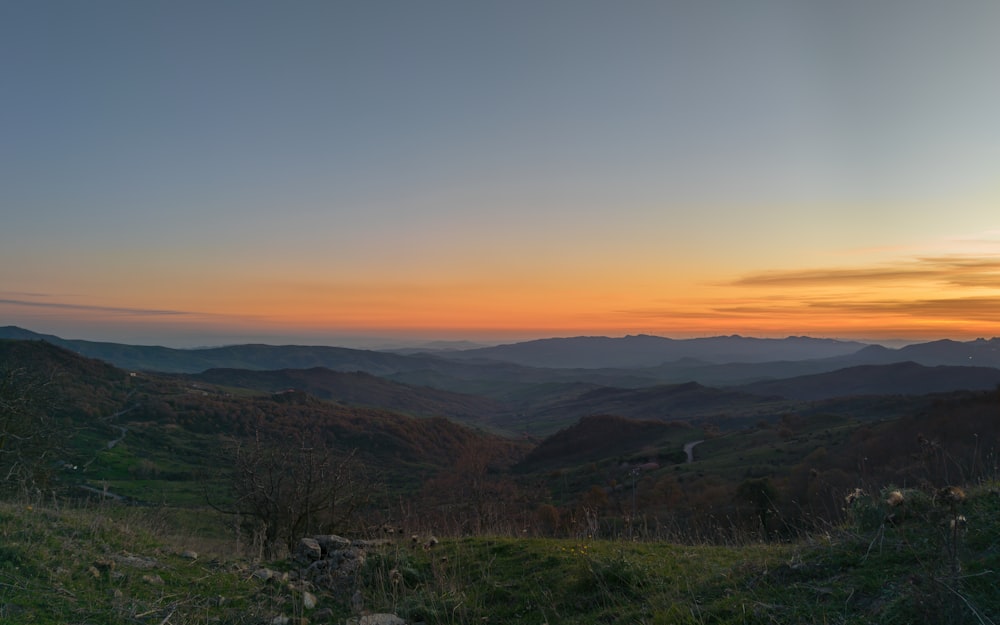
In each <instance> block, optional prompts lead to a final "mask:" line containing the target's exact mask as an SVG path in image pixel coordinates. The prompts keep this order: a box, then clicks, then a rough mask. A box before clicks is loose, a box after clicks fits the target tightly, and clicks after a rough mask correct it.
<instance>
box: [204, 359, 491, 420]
mask: <svg viewBox="0 0 1000 625" xmlns="http://www.w3.org/2000/svg"><path fill="white" fill-rule="evenodd" d="M188 379H191V380H194V381H198V382H203V383H207V384H214V385H218V386H227V387H237V388H246V389H253V390H258V391H265V392H268V393H276V392H280V391H284V390H287V389H295V390H299V391H303V392H305V393H308V394H310V395H313V396H315V397H318V398H320V399H327V400H331V401H336V402H339V403H342V404H348V405H353V406H361V407H372V408H383V409H386V410H394V411H396V412H401V413H405V414H410V415H414V416H424V417H430V416H443V417H448V418H450V419H453V420H456V421H462V422H469V423H475V422H481V421H484V420H485V418H487V417H493V416H497V415H500V414H502V413H503V412H504V407H503V405H502V404H501V403H500V402H497V401H495V400H491V399H487V398H485V397H479V396H476V395H468V394H462V393H452V392H449V391H442V390H438V389H434V388H430V387H426V386H424V387H419V386H411V385H408V384H401V383H398V382H392V381H390V380H387V379H385V378H380V377H377V376H374V375H371V374H368V373H363V372H360V371H356V372H353V373H345V372H340V371H331V370H330V369H327V368H325V367H313V368H311V369H281V370H279V371H252V370H248V369H209V370H208V371H204V372H202V373H198V374H192V375H189V376H188Z"/></svg>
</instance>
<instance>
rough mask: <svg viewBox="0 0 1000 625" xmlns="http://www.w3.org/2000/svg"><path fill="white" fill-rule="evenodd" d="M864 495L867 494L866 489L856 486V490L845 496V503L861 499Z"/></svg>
mask: <svg viewBox="0 0 1000 625" xmlns="http://www.w3.org/2000/svg"><path fill="white" fill-rule="evenodd" d="M864 496H865V491H863V490H861V489H860V488H855V489H854V491H852V492H850V493H848V495H847V497H844V503H846V504H847V505H851V504H853V503H854V502H855V501H857V500H858V499H861V498H862V497H864Z"/></svg>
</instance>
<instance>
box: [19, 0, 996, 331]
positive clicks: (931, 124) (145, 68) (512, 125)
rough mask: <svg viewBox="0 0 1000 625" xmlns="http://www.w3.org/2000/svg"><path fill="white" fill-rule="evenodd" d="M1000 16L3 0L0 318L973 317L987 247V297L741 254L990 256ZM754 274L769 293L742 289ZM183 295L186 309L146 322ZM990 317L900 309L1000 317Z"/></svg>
mask: <svg viewBox="0 0 1000 625" xmlns="http://www.w3.org/2000/svg"><path fill="white" fill-rule="evenodd" d="M998 18H1000V5H998V4H995V3H992V2H952V3H936V2H922V1H905V2H904V1H901V0H900V1H889V2H861V1H856V2H852V1H848V2H792V1H783V2H776V1H770V2H768V1H765V2H753V3H749V2H737V1H732V2H711V1H708V2H621V3H611V2H474V3H468V2H420V3H416V2H377V1H376V2H101V1H96V2H48V1H45V0H41V1H31V2H7V3H4V4H2V5H0V59H2V60H0V80H2V81H3V84H4V85H5V86H6V88H5V90H4V91H5V96H4V98H3V102H2V103H0V107H2V111H3V115H2V117H0V119H2V121H0V124H2V126H0V131H2V136H3V141H2V145H0V168H2V170H3V171H4V172H5V182H4V184H3V185H2V187H0V204H2V205H3V206H4V207H5V208H4V222H5V225H4V227H3V229H2V231H0V300H3V302H5V303H0V321H2V320H4V319H7V320H9V321H8V322H9V323H16V324H18V325H24V326H25V327H29V328H32V329H38V330H40V331H58V332H60V333H63V334H65V335H70V336H75V337H80V338H107V339H115V338H117V337H127V338H129V339H131V340H142V339H146V342H173V343H177V344H181V343H184V342H185V341H196V342H201V341H203V340H204V339H205V337H210V336H220V337H221V336H223V335H225V334H226V333H227V332H230V331H231V330H232V328H233V327H238V328H239V333H240V335H241V336H243V335H247V336H252V335H254V334H255V333H257V334H268V335H284V336H288V337H289V338H290V340H291V339H293V338H294V337H296V336H299V337H301V336H307V335H308V336H310V337H316V336H328V337H335V336H347V335H357V334H361V335H366V336H367V335H372V334H373V333H374V334H385V335H392V336H398V337H409V336H414V337H416V336H420V337H428V338H431V337H434V338H436V337H439V336H462V337H466V336H467V337H469V338H486V337H489V336H494V337H496V336H530V335H540V334H549V333H563V334H565V333H570V334H573V333H580V332H596V333H609V334H614V333H629V332H638V331H647V332H653V333H659V334H675V335H676V334H702V333H713V332H716V331H718V332H722V333H730V332H743V333H774V332H778V333H780V332H781V331H782V330H783V329H785V328H786V327H787V330H788V333H804V332H814V333H823V334H826V335H829V334H836V333H837V331H838V330H837V328H838V326H837V325H836V323H835V322H834V321H833V320H827V321H824V322H823V324H819V325H817V324H815V323H812V322H810V314H812V316H816V304H817V303H819V302H820V300H822V302H823V303H827V302H828V301H829V300H830V299H831V298H833V299H837V301H842V302H845V303H849V302H854V301H857V300H859V298H860V299H862V300H864V301H871V300H872V298H873V297H882V298H883V299H885V293H886V292H887V291H886V290H887V289H888V291H889V292H891V293H893V295H892V298H891V299H892V300H893V302H894V303H895V304H896V305H897V306H896V308H894V310H895V311H896V312H895V313H894V316H892V317H881V318H877V319H876V318H874V316H873V318H872V320H871V323H872V325H871V331H872V332H876V333H878V332H882V333H886V332H890V331H891V330H892V328H893V327H894V326H895V325H897V324H900V323H903V324H904V325H905V323H904V322H906V319H900V317H899V315H898V311H899V310H901V309H902V306H903V304H905V302H906V301H911V300H912V301H914V302H918V301H921V302H922V301H929V300H931V299H933V298H934V297H936V296H935V295H934V294H935V293H937V294H939V295H940V293H941V290H942V284H944V285H945V286H947V285H949V284H950V286H948V288H949V289H951V290H950V291H949V293H948V299H949V300H958V301H961V300H968V301H971V302H972V303H971V304H970V309H975V310H977V311H983V310H986V309H988V307H989V305H990V304H991V303H992V302H993V299H992V298H994V297H996V296H998V293H997V292H996V290H995V289H996V287H997V286H1000V278H998V277H997V275H996V274H995V273H994V270H993V269H992V268H991V269H989V270H988V271H985V272H984V273H982V274H977V275H980V278H982V279H981V280H980V282H979V284H978V286H976V287H975V288H972V287H968V285H966V287H965V290H959V289H957V287H956V286H955V285H954V284H951V283H948V282H945V283H942V282H940V279H937V281H934V280H929V281H928V280H923V281H921V280H916V279H912V278H913V275H914V274H913V273H912V272H911V273H910V274H909V275H910V277H911V279H907V280H904V281H900V282H892V283H887V282H885V281H883V282H879V283H871V284H867V285H865V286H864V288H860V287H859V286H858V284H857V282H855V283H853V284H852V286H851V287H850V288H846V287H844V286H843V285H842V284H839V285H833V286H831V285H832V282H831V281H830V280H826V281H824V280H817V281H816V282H815V284H813V285H810V286H808V287H805V286H801V285H800V286H799V287H797V288H798V289H800V290H798V291H796V290H790V288H789V287H788V286H787V285H786V286H785V287H782V288H780V289H776V288H775V287H774V286H773V284H774V283H773V282H772V286H771V287H770V289H771V290H769V291H764V290H761V289H759V288H758V289H756V290H753V291H749V290H747V288H748V287H747V286H746V283H747V281H746V280H745V279H746V278H747V277H751V278H752V277H753V276H757V275H759V274H768V275H770V274H771V273H774V272H794V271H806V270H808V271H811V272H814V273H816V272H818V273H819V274H822V275H827V276H830V275H833V276H837V275H843V274H842V273H841V274H837V273H836V272H837V271H842V270H845V269H848V270H860V269H864V268H871V267H875V268H881V269H885V268H887V267H889V268H900V267H903V268H904V269H905V268H906V267H909V266H910V265H912V264H913V263H920V262H923V260H926V259H927V258H928V257H935V258H939V257H942V256H947V257H949V258H951V257H962V258H966V257H969V258H979V259H983V258H985V259H987V260H989V261H992V259H993V258H994V255H995V254H996V253H997V252H998V251H1000V248H998V246H997V244H996V241H997V239H998V238H1000V237H998V236H997V234H996V233H997V223H996V218H995V214H996V211H995V208H994V206H995V204H996V200H997V199H998V193H997V191H998V186H997V183H998V180H997V172H998V171H1000V169H998V165H1000V117H998V116H997V115H996V113H995V112H996V111H997V110H1000V81H996V80H994V79H993V78H994V75H995V68H996V67H997V66H998V62H1000V43H998V39H1000V38H997V37H996V36H995V25H996V24H997V23H1000V20H998ZM970 241H975V242H976V243H970ZM990 267H992V265H990ZM894 270H895V269H894ZM824 272H825V273H824ZM883 273H884V272H883ZM855 275H858V274H855ZM897 275H898V274H897ZM741 280H742V281H743V284H744V285H743V286H741V287H738V288H736V290H735V291H734V290H733V288H734V287H733V285H734V284H737V283H740V282H741ZM750 282H753V281H752V280H750ZM757 283H758V284H759V283H760V281H758V282H757ZM817 285H820V286H817ZM823 285H825V286H823ZM834 286H835V287H836V288H834ZM818 288H819V289H820V290H821V291H822V292H819V291H818V290H817V289H818ZM802 289H805V290H802ZM879 294H881V295H879ZM865 298H867V299H865ZM907 298H909V300H907ZM744 299H745V300H747V301H750V302H752V303H753V305H754V307H755V308H756V309H759V310H764V311H765V312H763V313H761V315H760V316H758V317H753V316H750V315H746V316H742V317H732V316H727V315H723V314H722V313H721V312H720V311H722V310H723V309H731V308H732V304H733V302H734V301H739V300H744ZM791 300H798V301H807V302H808V303H810V305H811V306H812V308H811V309H810V308H808V307H807V308H803V309H801V310H798V311H791V309H790V308H789V306H788V305H787V304H786V303H787V302H788V301H791ZM276 301H281V302H285V304H284V307H282V306H278V305H277V304H276ZM484 302H486V303H489V306H486V304H485V303H484ZM767 302H771V304H768V303H767ZM775 302H779V303H778V304H777V305H775V304H774V303H775ZM40 304H57V305H58V306H46V307H43V306H40ZM768 305H770V306H772V308H771V309H770V312H767V310H766V309H767V306H768ZM727 307H728V308H727ZM42 308H46V309H47V310H48V311H49V312H48V313H47V314H40V310H41V309H42ZM100 309H107V310H108V311H109V315H108V316H104V317H102V316H100V315H99V314H98V313H97V312H95V311H97V310H100ZM128 310H133V311H136V314H135V315H128V314H126V313H125V312H123V311H128ZM168 310H169V311H177V312H180V313H184V314H183V315H181V317H184V320H183V322H181V321H179V320H178V316H177V315H173V316H170V317H166V316H158V315H155V314H147V313H149V312H150V311H152V312H156V311H168ZM638 310H643V311H653V310H670V311H674V312H673V313H672V314H666V315H659V316H658V315H656V314H652V313H650V314H643V315H639V316H638V317H641V320H637V315H636V314H635V311H638ZM843 310H850V309H847V308H844V309H843ZM928 310H929V307H928ZM56 311H58V314H57V312H56ZM110 311H118V312H114V314H111V312H110ZM677 311H683V315H679V314H678V313H677ZM699 311H700V312H699ZM847 314H848V316H849V313H847ZM699 315H700V316H699ZM824 315H826V312H825V309H824ZM982 316H983V315H982V314H981V313H977V314H976V315H972V316H969V315H962V313H961V306H954V307H952V308H951V309H950V312H949V316H948V317H947V318H941V319H936V318H935V319H930V320H928V319H923V318H922V319H917V320H913V323H912V324H911V325H907V328H909V329H910V330H912V333H914V334H916V333H923V334H928V333H935V332H941V333H945V334H951V335H956V336H957V335H965V334H969V333H972V334H976V333H982V332H989V331H990V330H991V329H993V328H996V327H1000V325H998V324H1000V318H995V317H990V316H988V315H987V318H986V319H983V318H981V317H982ZM768 317H773V318H776V319H778V320H779V321H780V322H781V323H782V324H784V325H781V324H778V323H777V322H776V323H774V324H771V323H767V322H765V321H764V320H766V319H767V318H768ZM696 318H697V319H698V321H697V322H696V321H695V319H696ZM710 321H711V323H709V322H710ZM851 321H852V323H851V324H846V325H851V326H852V327H851V328H850V329H849V331H848V329H845V330H844V332H845V333H851V334H853V335H857V333H858V332H861V331H862V329H860V328H857V327H853V325H856V323H855V322H856V320H853V319H851ZM846 325H845V328H846ZM230 333H231V332H230Z"/></svg>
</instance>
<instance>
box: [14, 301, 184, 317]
mask: <svg viewBox="0 0 1000 625" xmlns="http://www.w3.org/2000/svg"><path fill="white" fill-rule="evenodd" d="M0 305H7V306H26V307H33V308H55V309H59V310H77V311H84V312H105V313H116V314H124V315H134V316H138V317H161V316H183V315H200V314H202V313H195V312H190V311H183V310H157V309H149V308H125V307H118V306H91V305H87V304H68V303H66V302H35V301H31V300H23V299H0Z"/></svg>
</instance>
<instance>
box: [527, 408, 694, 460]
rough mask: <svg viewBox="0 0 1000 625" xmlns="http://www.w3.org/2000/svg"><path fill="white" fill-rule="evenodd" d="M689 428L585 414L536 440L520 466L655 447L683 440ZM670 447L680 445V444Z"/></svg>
mask: <svg viewBox="0 0 1000 625" xmlns="http://www.w3.org/2000/svg"><path fill="white" fill-rule="evenodd" d="M690 431H691V428H690V427H689V426H688V425H686V424H682V423H676V422H671V423H665V422H663V421H646V420H637V419H626V418H624V417H619V416H613V415H594V416H589V417H584V418H583V419H580V420H579V421H578V422H577V423H575V424H573V425H571V426H569V427H567V428H564V429H562V430H559V431H558V432H556V433H555V434H553V435H552V436H549V437H548V438H546V439H545V440H543V441H542V442H541V443H539V444H538V446H537V447H535V448H534V449H533V450H531V451H530V452H529V453H528V455H527V456H525V457H524V460H523V461H522V462H521V464H520V468H521V469H531V470H537V469H539V468H541V467H544V466H559V465H571V464H579V463H582V462H588V461H594V460H598V459H603V458H609V457H614V456H618V455H622V454H632V453H634V452H635V451H636V450H638V449H642V448H655V447H656V446H658V444H659V443H660V442H661V441H663V440H664V439H666V440H670V441H672V442H673V441H674V439H676V440H677V441H680V440H686V439H687V438H690ZM673 446H674V447H676V448H677V449H678V450H679V449H680V448H681V445H680V444H679V443H678V444H675V445H673ZM681 456H682V457H683V454H681ZM674 460H677V458H674Z"/></svg>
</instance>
